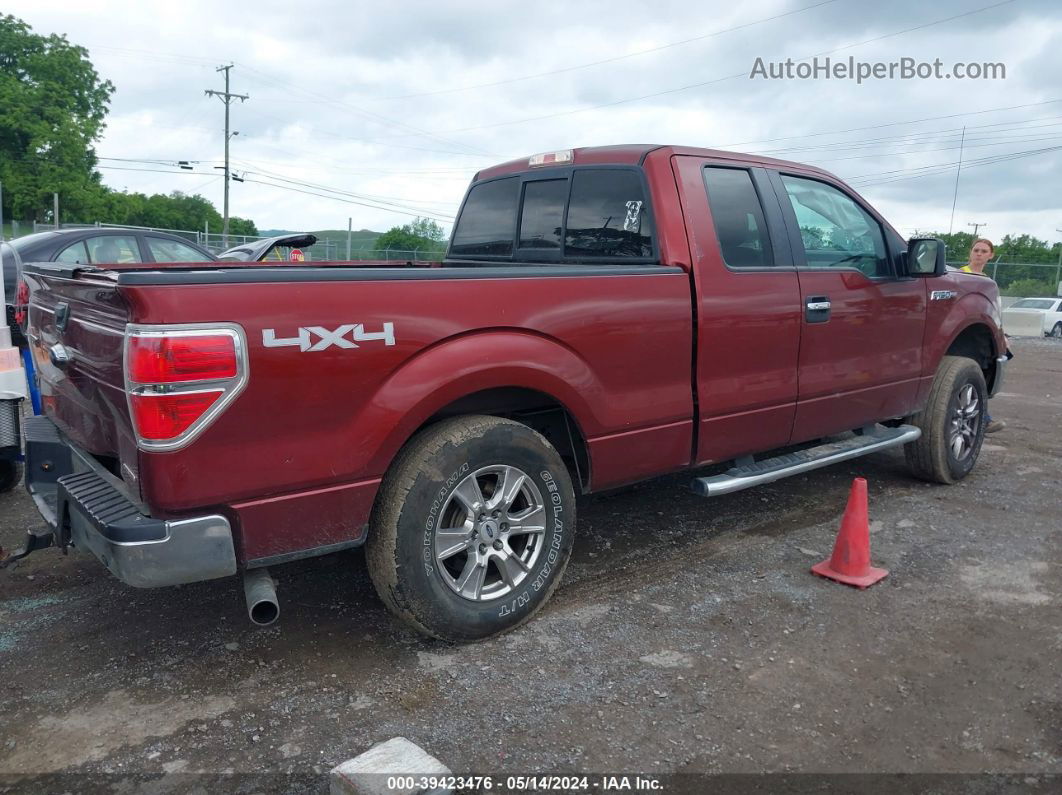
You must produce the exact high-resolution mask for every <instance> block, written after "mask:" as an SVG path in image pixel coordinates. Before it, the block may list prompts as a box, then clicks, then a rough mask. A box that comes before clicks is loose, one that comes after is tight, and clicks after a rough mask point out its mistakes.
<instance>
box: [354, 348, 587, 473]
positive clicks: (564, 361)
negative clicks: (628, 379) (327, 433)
mask: <svg viewBox="0 0 1062 795" xmlns="http://www.w3.org/2000/svg"><path fill="white" fill-rule="evenodd" d="M602 392H603V390H602V388H601V386H600V384H599V382H598V379H597V378H596V376H595V375H594V373H593V372H592V370H591V369H590V367H589V365H588V364H587V363H586V362H585V361H583V360H582V358H581V357H579V356H578V355H577V354H576V353H575V352H574V351H572V350H571V349H570V348H568V347H567V346H564V345H562V344H561V343H559V342H557V341H556V340H553V339H552V338H548V337H543V336H541V335H537V334H530V333H526V332H520V331H510V330H505V331H493V332H487V333H477V334H470V335H464V336H461V337H457V338H451V339H449V340H447V341H445V342H443V343H439V344H437V345H435V346H432V347H431V348H429V349H426V350H425V351H422V352H421V353H420V354H419V355H418V356H416V357H414V358H413V359H411V360H409V361H408V362H406V363H405V364H404V365H403V366H402V367H400V368H399V369H398V370H397V371H395V372H394V373H392V374H391V375H390V376H389V378H388V379H387V381H386V382H385V383H384V384H382V385H381V387H380V389H378V390H377V392H376V394H375V395H374V397H373V399H372V400H370V401H367V404H366V405H368V406H369V407H370V408H369V409H368V410H367V412H366V413H365V415H364V416H362V417H360V418H359V420H358V422H357V423H356V424H355V430H356V431H360V430H362V429H364V430H366V431H369V432H370V433H371V432H372V431H373V430H374V429H375V432H376V433H377V434H378V437H377V439H378V441H377V442H374V443H373V447H374V449H373V450H372V457H371V460H370V463H369V466H368V471H370V472H373V473H376V474H378V475H383V474H384V473H386V471H387V470H388V469H389V467H390V466H391V464H392V462H393V461H394V460H395V457H396V456H397V455H398V453H399V452H400V451H401V450H402V448H403V447H404V446H405V445H406V444H407V443H408V442H409V441H410V439H412V438H413V437H415V436H416V435H417V433H419V432H420V431H421V430H423V429H424V428H426V427H427V426H429V425H432V424H434V423H437V422H439V421H440V420H442V419H446V418H448V417H454V416H459V415H462V414H487V415H491V416H498V417H506V418H509V419H515V420H517V421H519V422H522V423H524V424H525V425H528V426H529V427H531V428H533V429H534V430H536V431H538V432H539V433H541V434H542V435H543V436H545V437H546V439H547V440H549V441H550V443H551V444H553V446H554V447H555V448H556V449H557V450H558V452H559V453H560V454H561V457H562V458H563V459H564V460H565V464H566V465H567V466H568V467H569V471H570V473H571V475H572V481H573V483H578V484H580V486H581V487H582V488H584V489H585V488H588V486H589V483H590V457H589V446H588V443H587V440H588V438H589V435H590V434H591V433H592V431H593V429H594V428H595V427H596V426H597V418H596V416H595V413H594V411H593V409H592V406H593V405H594V403H593V401H595V400H598V399H600V396H601V394H602ZM381 429H383V430H381Z"/></svg>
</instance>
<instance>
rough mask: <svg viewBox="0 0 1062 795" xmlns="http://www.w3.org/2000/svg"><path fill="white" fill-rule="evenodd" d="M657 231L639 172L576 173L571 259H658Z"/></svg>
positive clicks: (567, 243) (567, 249)
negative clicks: (650, 215)
mask: <svg viewBox="0 0 1062 795" xmlns="http://www.w3.org/2000/svg"><path fill="white" fill-rule="evenodd" d="M652 230H653V225H652V220H651V218H650V217H649V203H648V202H647V201H646V200H645V189H644V187H643V185H642V179H641V175H640V173H639V172H637V171H632V170H625V169H581V170H577V171H576V172H575V174H574V176H573V178H572V195H571V200H570V202H569V205H568V218H567V224H566V226H565V238H564V255H565V257H638V258H648V257H652V256H653V231H652Z"/></svg>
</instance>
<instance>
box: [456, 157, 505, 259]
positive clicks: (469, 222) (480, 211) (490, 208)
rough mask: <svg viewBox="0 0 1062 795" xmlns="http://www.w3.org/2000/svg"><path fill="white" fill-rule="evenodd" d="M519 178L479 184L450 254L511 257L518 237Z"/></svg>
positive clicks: (466, 204)
mask: <svg viewBox="0 0 1062 795" xmlns="http://www.w3.org/2000/svg"><path fill="white" fill-rule="evenodd" d="M519 191H520V179H519V178H518V177H508V178H506V179H496V180H494V181H493V182H484V183H483V184H482V185H476V187H474V188H473V189H472V191H471V192H470V193H469V194H468V198H467V199H466V200H465V206H464V208H463V209H462V210H461V219H460V221H459V222H458V224H457V228H456V229H454V239H453V242H452V243H451V244H450V253H451V255H453V256H461V257H508V256H511V255H512V253H513V237H514V236H515V234H516V200H517V198H518V195H519Z"/></svg>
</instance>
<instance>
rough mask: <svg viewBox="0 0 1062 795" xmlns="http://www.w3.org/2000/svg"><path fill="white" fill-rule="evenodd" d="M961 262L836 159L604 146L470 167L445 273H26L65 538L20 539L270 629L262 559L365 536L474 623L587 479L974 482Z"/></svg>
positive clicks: (722, 485)
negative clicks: (888, 471)
mask: <svg viewBox="0 0 1062 795" xmlns="http://www.w3.org/2000/svg"><path fill="white" fill-rule="evenodd" d="M944 253H945V252H944V246H943V243H941V242H940V241H938V240H933V239H918V240H911V241H909V242H906V243H905V241H904V240H903V239H902V238H901V236H900V235H899V234H898V233H897V232H896V231H895V230H894V229H893V228H892V227H891V226H890V225H889V224H888V223H887V222H886V221H885V220H884V219H883V218H882V217H881V216H880V215H879V214H878V213H877V212H876V211H875V210H874V209H873V208H872V207H871V206H870V205H869V204H868V203H867V202H866V201H864V200H863V199H862V198H861V197H860V196H859V195H858V194H857V193H856V192H855V191H853V190H852V189H851V188H849V187H848V186H847V185H845V184H844V183H843V182H842V181H840V180H839V179H837V178H836V177H834V176H832V175H831V174H829V173H826V172H824V171H821V170H819V169H817V168H812V167H809V166H804V165H799V164H796V163H789V162H783V161H780V160H773V159H768V158H763V157H756V156H747V155H741V154H733V153H728V152H721V151H713V150H705V149H694V148H682V147H675V146H613V147H600V148H586V149H576V150H567V151H562V152H554V153H549V154H545V155H536V156H533V157H531V158H529V159H522V160H517V161H512V162H509V163H505V164H502V165H498V166H495V167H492V168H489V169H486V170H484V171H481V172H480V173H479V174H477V175H476V177H475V178H474V180H473V182H472V184H471V186H470V188H469V190H468V193H467V195H466V197H465V200H464V202H463V205H462V208H461V210H460V213H459V215H458V218H457V221H456V223H455V226H454V230H453V234H452V236H451V239H450V242H449V248H448V250H447V254H446V258H445V259H444V260H443V261H442V262H437V263H431V264H428V265H425V266H416V267H409V264H408V263H392V262H388V263H385V262H376V263H314V264H312V265H308V264H307V265H286V264H271V265H268V266H264V265H262V264H260V263H250V262H249V263H239V262H231V263H230V262H216V263H198V264H195V263H186V264H159V263H149V264H127V265H113V266H111V265H88V266H86V265H78V264H68V263H61V262H54V263H45V264H27V265H26V266H25V278H26V280H27V282H28V285H29V289H30V305H29V329H28V337H29V340H30V344H31V346H32V351H33V356H34V359H35V362H36V365H37V368H38V372H39V378H40V386H41V390H42V393H43V401H44V407H45V415H44V416H43V417H41V418H37V419H32V420H30V421H28V422H27V423H26V427H25V441H26V458H27V465H26V486H27V488H28V490H29V492H30V493H31V494H32V495H33V498H34V499H35V500H36V503H37V505H38V507H39V509H40V511H41V513H42V514H43V516H44V517H45V519H46V520H47V527H46V528H45V529H33V530H32V531H31V532H30V534H29V536H28V540H27V545H26V548H25V549H24V550H23V552H22V553H19V554H24V553H25V552H28V551H29V550H32V549H35V548H41V547H45V546H56V547H59V548H62V549H66V548H67V547H70V546H73V547H75V548H76V549H79V550H88V551H91V552H92V553H93V554H94V555H95V556H96V557H97V558H98V559H99V560H100V561H101V562H102V563H103V564H104V565H105V566H106V567H107V568H108V569H109V570H110V571H111V572H112V573H113V574H114V575H115V576H117V577H118V578H120V579H121V580H123V581H125V582H126V583H128V584H130V585H133V586H140V587H149V586H165V585H173V584H178V583H187V582H192V581H198V580H205V579H210V578H218V577H227V576H232V575H236V574H238V573H242V574H243V577H244V584H245V590H246V592H247V600H248V607H249V610H250V613H251V617H252V619H254V620H256V621H258V622H259V623H265V622H268V621H270V620H272V619H273V618H275V617H276V615H277V613H278V611H279V607H278V603H277V598H276V594H275V589H274V588H273V581H272V579H271V577H270V576H269V575H268V573H267V571H266V567H268V566H276V565H279V564H282V563H284V562H287V561H291V560H295V559H298V558H305V557H309V556H314V555H322V554H325V553H329V552H333V551H336V550H342V549H347V548H350V547H355V546H359V545H362V544H365V545H366V557H367V561H368V567H369V572H370V575H371V577H372V580H373V582H374V583H375V585H376V588H377V590H378V592H379V594H380V596H381V597H382V599H383V600H384V601H385V602H386V603H387V605H388V607H389V608H390V609H391V610H392V611H393V612H394V613H396V614H397V615H398V616H400V617H401V618H403V619H404V620H406V621H407V622H409V623H410V624H411V625H413V626H414V627H416V628H417V629H419V630H421V631H423V632H425V633H428V634H430V635H433V636H436V637H440V638H444V639H449V640H474V639H478V638H483V637H487V636H490V635H493V634H495V633H498V632H501V631H504V630H507V629H510V628H512V627H514V626H516V625H518V624H520V623H521V622H523V621H525V620H526V619H528V618H529V617H530V616H531V615H532V614H533V613H534V612H535V611H536V610H537V609H538V608H540V607H541V606H542V604H543V603H544V602H545V601H546V599H547V598H548V597H549V594H550V593H551V592H552V591H553V590H554V588H555V587H556V586H557V584H558V582H559V581H560V579H561V576H562V573H563V571H564V567H565V563H566V561H567V560H568V556H569V553H570V551H571V548H572V541H573V537H574V533H575V505H576V502H575V494H576V492H577V491H578V492H583V493H586V492H592V491H600V490H603V489H610V488H614V487H618V486H621V485H624V484H629V483H632V482H635V481H639V480H643V479H646V478H651V477H654V476H657V475H661V474H664V473H669V472H675V471H678V470H695V469H698V468H704V467H708V466H709V465H713V466H714V470H709V471H708V472H707V473H705V472H691V481H692V487H693V489H694V490H695V491H696V492H697V493H699V494H702V495H704V496H706V497H709V496H714V495H718V494H726V493H728V492H731V491H735V490H737V489H741V488H744V487H747V486H753V485H756V484H760V483H765V482H769V481H773V480H777V479H779V478H781V477H785V476H786V475H790V474H795V473H799V472H806V471H808V470H810V469H814V468H816V467H819V466H824V465H827V464H830V463H833V462H836V461H841V460H845V459H849V458H852V457H855V456H858V455H862V454H865V453H871V452H874V451H878V450H882V449H885V448H889V447H894V446H899V445H906V457H907V461H908V463H909V465H910V468H911V469H912V471H913V473H914V474H915V475H916V476H918V477H920V478H924V479H927V480H931V481H936V482H939V483H953V482H955V481H957V480H959V479H961V478H963V477H964V476H965V475H966V474H967V473H968V472H969V471H970V470H971V468H972V467H973V466H974V463H975V462H976V460H977V457H978V454H979V451H980V448H981V442H982V439H983V435H984V428H985V417H986V412H985V409H986V401H987V399H988V398H989V397H990V396H991V395H992V394H994V393H995V392H996V391H997V390H999V388H1000V384H1001V382H1002V377H1003V362H1004V361H1005V359H1004V358H1003V355H1004V353H1005V351H1006V347H1005V343H1004V338H1003V335H1002V331H1001V329H1000V306H999V299H998V294H997V291H996V287H995V285H994V284H993V282H992V281H991V280H990V279H985V278H983V277H980V276H975V275H967V274H964V273H949V272H947V270H946V268H945V265H944ZM731 462H732V463H731Z"/></svg>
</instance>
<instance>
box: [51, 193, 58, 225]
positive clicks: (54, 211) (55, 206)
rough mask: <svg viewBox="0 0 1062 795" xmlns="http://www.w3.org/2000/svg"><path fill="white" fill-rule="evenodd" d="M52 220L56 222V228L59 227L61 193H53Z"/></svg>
mask: <svg viewBox="0 0 1062 795" xmlns="http://www.w3.org/2000/svg"><path fill="white" fill-rule="evenodd" d="M52 220H53V221H54V222H55V228H56V229H58V228H59V194H58V193H53V194H52Z"/></svg>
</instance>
